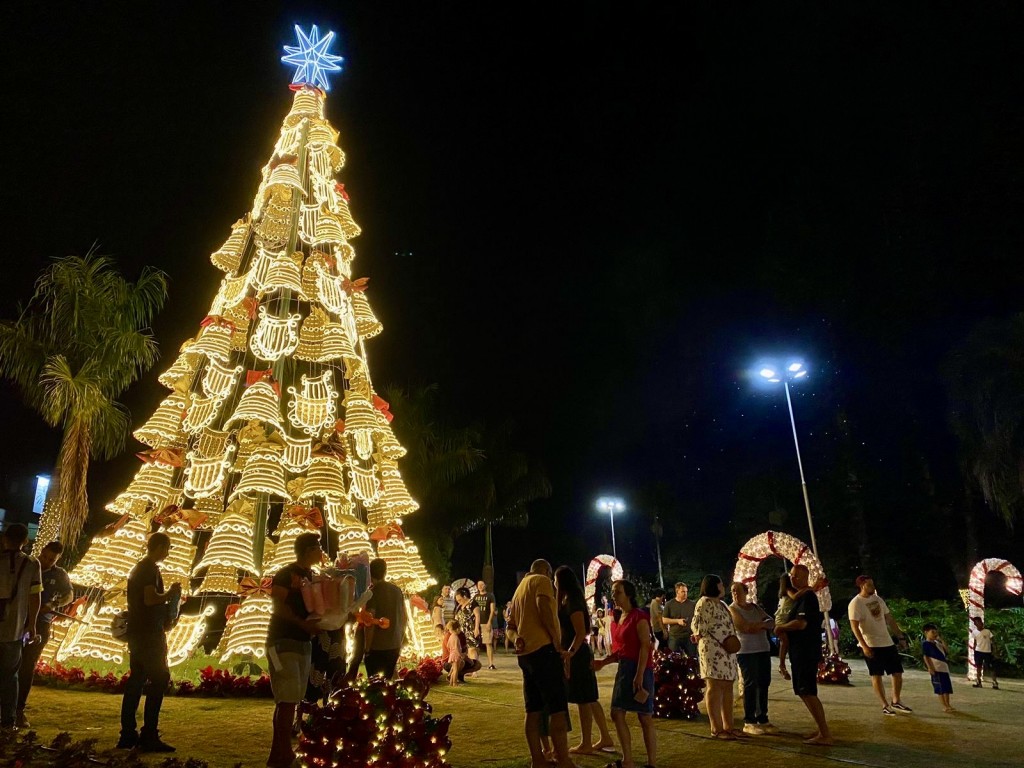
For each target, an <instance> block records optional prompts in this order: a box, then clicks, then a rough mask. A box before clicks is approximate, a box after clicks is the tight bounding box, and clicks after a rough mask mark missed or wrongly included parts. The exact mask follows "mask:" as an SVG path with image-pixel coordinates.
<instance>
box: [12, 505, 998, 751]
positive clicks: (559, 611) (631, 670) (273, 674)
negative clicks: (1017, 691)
mask: <svg viewBox="0 0 1024 768" xmlns="http://www.w3.org/2000/svg"><path fill="white" fill-rule="evenodd" d="M27 539H28V530H27V529H26V528H25V526H23V525H18V524H14V525H10V526H8V527H7V529H6V530H5V531H4V533H3V535H2V537H0V544H2V555H0V559H2V560H3V562H2V563H0V633H2V634H0V729H15V728H19V727H20V728H24V727H28V725H29V724H28V720H27V718H26V716H25V706H26V701H27V699H28V696H29V692H30V690H31V686H32V678H33V673H34V671H35V667H36V663H37V661H38V659H39V658H40V655H41V653H42V651H43V649H44V647H45V645H46V643H47V641H48V639H49V634H50V633H49V628H50V623H51V622H52V621H53V620H54V618H56V617H59V616H62V615H63V614H62V613H61V609H62V608H63V607H64V606H66V605H67V604H68V603H70V602H71V601H72V599H73V596H74V594H73V589H72V585H71V582H70V579H69V578H68V575H67V573H66V572H65V571H64V570H63V569H62V568H60V567H59V566H58V565H57V563H58V561H59V559H60V557H61V554H62V552H63V547H62V546H61V544H60V543H59V542H56V541H55V542H50V543H49V544H47V545H46V546H45V547H43V548H42V550H41V552H40V555H39V556H38V558H31V557H29V556H28V555H27V554H25V553H24V551H23V550H24V549H25V546H26V543H27ZM170 547H171V540H170V538H169V537H168V536H167V535H166V534H164V533H162V532H156V533H153V534H151V535H150V537H149V539H148V540H147V545H146V555H145V557H143V559H142V560H141V561H140V562H139V563H138V564H137V565H136V566H135V567H134V568H133V569H132V571H131V573H130V574H129V577H128V582H127V604H128V616H129V617H130V618H129V620H128V621H127V627H126V630H125V640H126V641H127V645H128V658H129V667H130V676H129V678H128V682H127V684H126V686H125V690H124V697H123V700H122V708H121V733H120V738H119V740H118V743H117V746H118V747H119V748H125V749H128V748H138V749H139V750H140V751H144V752H173V751H174V747H172V746H170V745H168V744H167V743H166V742H164V741H163V739H162V738H161V736H160V731H159V718H160V709H161V705H162V701H163V697H164V693H165V692H166V690H167V688H168V683H169V681H170V671H169V669H168V666H167V645H166V633H167V632H168V631H169V630H170V629H171V627H173V625H174V623H175V620H176V618H177V613H178V608H179V607H180V605H181V602H182V598H181V595H182V593H181V586H180V584H179V583H175V584H172V585H171V587H170V588H167V589H165V588H164V583H163V579H162V576H161V573H160V563H161V562H162V561H163V560H164V559H165V558H166V557H167V556H168V554H169V552H170ZM294 550H295V560H294V562H292V563H290V564H288V565H286V566H285V567H283V568H281V569H280V570H279V571H278V572H277V574H276V575H275V576H274V578H273V582H272V585H271V597H272V603H273V611H272V614H271V619H270V624H269V629H268V635H267V641H266V657H267V662H268V669H269V675H270V681H271V688H272V691H273V696H274V702H275V708H274V716H273V743H272V747H271V752H270V756H269V759H268V761H267V765H268V766H270V768H278V767H279V766H281V767H283V766H290V765H291V764H292V763H293V761H294V760H295V752H294V749H293V739H294V737H295V734H296V714H297V709H298V707H299V705H300V704H301V703H302V702H304V701H316V700H318V699H321V698H322V697H323V696H325V695H327V693H329V692H330V691H331V690H332V689H333V688H334V687H336V686H338V685H341V684H343V683H344V682H345V681H346V680H351V679H353V678H354V677H355V676H356V674H357V673H358V670H359V667H360V666H361V665H362V666H364V667H365V670H366V674H367V675H382V676H384V677H386V678H389V679H390V678H393V677H394V676H395V675H396V671H397V667H398V661H399V657H400V653H401V649H402V646H403V644H404V642H405V637H406V629H407V626H408V624H409V617H408V616H407V615H406V601H405V596H404V595H403V593H402V592H401V590H400V589H398V587H396V586H394V585H393V584H391V583H390V582H389V581H388V580H387V563H386V561H384V560H383V559H375V560H373V561H371V562H370V563H369V579H370V583H369V588H368V589H367V590H366V592H365V593H364V594H363V596H362V597H361V598H360V600H359V601H358V602H356V603H353V604H352V605H351V613H350V615H349V619H353V618H355V617H356V610H357V608H358V609H360V612H362V611H361V609H362V607H364V606H365V614H366V616H368V617H369V619H368V620H366V621H360V622H358V630H357V631H356V633H355V635H354V637H355V647H354V648H352V649H351V653H349V652H348V650H347V649H346V648H345V640H344V633H343V632H342V631H341V630H332V631H327V630H325V629H323V628H322V627H321V626H320V617H318V616H317V615H316V614H314V613H311V611H310V609H309V608H308V607H307V603H306V601H305V600H304V598H303V594H302V588H303V585H304V583H306V582H308V581H310V580H312V579H313V577H314V571H313V569H314V567H316V566H318V565H320V564H322V562H323V558H324V553H323V550H322V548H321V541H320V536H319V535H318V534H316V533H304V534H302V535H300V536H298V537H297V538H296V540H295V542H294ZM464 583H466V582H464ZM824 585H825V582H824V581H823V580H821V581H819V582H818V583H815V584H810V583H809V572H808V569H807V568H806V567H805V566H803V565H800V564H796V565H793V566H792V567H791V568H790V570H789V572H788V573H786V574H785V575H784V576H783V577H782V579H781V583H780V589H779V608H778V610H777V611H776V613H775V615H774V616H772V615H769V614H768V613H767V612H766V611H765V610H764V609H762V608H761V607H760V605H758V603H757V602H756V601H755V600H752V599H751V595H750V594H749V593H748V587H747V585H746V584H744V583H742V582H734V583H732V584H731V585H729V584H726V582H724V581H723V580H722V579H721V578H720V577H719V576H717V575H714V574H709V575H707V576H705V577H704V578H703V580H702V581H701V583H700V586H699V588H698V594H697V599H696V600H694V599H691V597H690V590H689V586H688V585H687V584H685V583H683V582H679V583H677V584H675V586H674V591H673V596H672V597H671V598H669V597H668V595H667V594H666V592H665V591H664V590H662V589H656V590H654V592H653V594H652V599H651V600H650V602H649V603H647V604H646V605H643V606H642V605H641V604H640V602H639V597H638V591H637V588H636V586H635V585H634V584H633V583H632V582H630V581H628V580H617V581H614V582H613V583H612V585H611V590H610V602H605V603H603V604H602V603H601V602H598V601H595V602H594V604H593V605H588V602H587V600H586V599H585V597H584V591H583V588H582V586H581V584H580V581H579V578H578V577H577V576H576V574H575V572H574V571H573V569H571V568H569V567H567V566H561V567H559V568H557V569H554V570H553V569H552V567H551V565H550V564H549V563H548V562H547V561H545V560H537V561H535V562H534V563H533V564H532V566H531V569H530V572H529V573H528V574H527V575H526V576H525V577H524V578H523V579H522V581H521V582H520V583H519V585H518V587H517V588H516V591H515V594H514V596H513V597H512V600H511V601H510V602H509V603H508V604H507V605H506V608H505V610H504V611H503V612H501V613H500V614H499V611H498V607H497V602H496V600H495V596H494V594H493V593H492V592H491V591H490V590H489V589H488V585H487V584H486V583H485V582H484V581H482V580H481V581H478V582H476V584H475V590H470V588H469V587H467V586H457V587H456V588H455V589H453V588H452V587H451V586H448V585H445V586H444V587H442V589H441V592H440V594H439V595H437V597H436V599H435V600H434V601H433V604H432V605H431V617H432V622H433V626H434V629H435V631H436V632H437V639H438V641H439V642H440V644H441V648H442V649H443V650H442V654H443V656H442V658H443V663H444V669H445V672H446V673H447V679H448V682H449V684H451V685H459V684H462V683H464V682H465V681H466V679H467V678H470V677H472V676H474V675H478V674H481V673H482V672H483V670H484V669H485V666H484V662H485V661H486V669H487V670H494V669H496V666H495V645H496V642H497V640H498V639H499V638H500V635H499V632H500V631H501V630H500V629H499V628H498V627H497V626H496V625H497V624H498V622H499V616H500V617H501V618H502V619H503V623H504V628H503V632H504V642H505V644H506V646H505V647H506V649H508V648H509V647H510V646H511V648H512V650H513V651H514V653H515V656H516V660H517V664H518V666H519V669H520V671H521V674H522V678H523V697H524V705H525V709H526V721H525V736H526V743H527V747H528V749H529V752H530V757H531V761H532V764H533V765H535V766H539V765H545V764H549V763H554V764H557V765H558V766H560V768H570V767H571V766H572V765H573V755H596V754H602V753H606V752H614V751H616V750H617V751H618V752H619V753H621V754H622V758H621V759H618V760H615V762H614V763H612V765H613V766H615V768H635V762H634V758H633V753H634V749H633V744H632V737H631V732H630V729H629V724H628V720H627V718H628V716H629V714H630V713H635V714H636V715H637V717H638V722H639V726H640V731H641V733H642V735H643V742H644V749H645V752H646V763H645V765H646V766H654V765H656V760H657V748H658V746H657V733H656V731H655V728H654V724H653V720H652V717H653V711H654V698H655V681H654V658H655V652H656V650H660V651H662V652H665V651H667V652H671V653H681V654H685V655H686V656H689V657H695V658H696V659H697V663H698V665H699V670H700V676H701V677H702V678H703V679H704V681H705V697H704V704H705V708H706V712H707V716H708V721H709V723H710V728H711V734H712V736H713V738H715V739H716V740H725V741H731V740H735V739H739V738H750V737H756V736H762V735H765V734H771V733H773V732H775V731H776V728H775V726H774V725H773V724H772V722H771V719H770V717H769V711H768V710H769V706H768V690H769V687H770V685H771V682H772V677H773V674H772V645H773V642H774V644H777V646H778V653H779V666H778V674H779V675H780V676H781V677H783V678H784V679H785V680H787V681H789V682H790V684H791V686H792V689H793V693H794V694H795V695H796V696H798V697H799V698H800V700H801V701H802V702H803V704H804V706H805V707H806V709H807V711H808V713H809V715H810V716H811V719H812V720H813V722H814V725H815V730H814V732H813V733H811V734H809V735H808V736H807V737H806V738H805V739H804V743H805V744H808V745H817V746H827V745H830V744H832V743H833V737H832V733H831V731H830V729H829V725H828V721H827V719H826V716H825V711H824V707H823V706H822V704H821V701H820V700H819V698H818V689H817V686H818V682H817V680H818V666H819V662H820V661H821V659H822V645H823V643H822V628H823V624H824V617H823V615H822V612H821V610H820V608H819V603H818V597H817V593H818V592H819V591H820V590H821V589H822V588H823V586H824ZM856 586H857V589H858V592H857V594H856V595H855V596H854V597H853V599H852V600H851V601H850V603H849V606H848V611H847V613H848V617H849V620H850V626H851V629H852V631H853V635H854V637H855V639H856V641H857V643H858V645H859V647H860V650H861V652H862V653H863V655H864V659H865V662H866V666H867V670H868V674H869V676H870V678H871V684H872V688H873V691H874V693H875V695H876V696H877V698H878V701H879V703H880V704H881V712H882V714H883V715H884V716H886V717H895V716H897V715H898V714H909V713H911V712H912V710H911V708H910V707H909V706H907V705H906V704H905V703H904V702H903V701H902V699H901V694H902V689H903V666H902V662H901V656H900V650H903V649H905V648H906V645H907V643H908V637H907V634H906V632H904V631H903V629H902V628H901V627H900V625H899V624H898V622H897V621H896V620H895V618H894V617H893V616H892V613H891V612H890V611H889V608H888V606H887V605H886V603H885V601H884V600H883V599H882V598H881V597H880V596H879V595H878V593H877V591H876V589H875V583H874V580H873V579H872V578H871V577H870V576H867V575H863V576H859V577H858V578H857V579H856ZM727 594H728V595H730V596H731V601H730V602H728V603H727V602H726V596H727ZM3 595H7V597H6V598H4V597H2V596H3ZM973 623H974V625H975V628H974V631H973V633H972V638H971V639H972V642H973V644H974V647H975V661H976V663H977V682H976V683H975V685H976V686H980V685H982V683H983V681H984V680H985V679H986V676H987V678H988V679H989V680H990V681H991V684H992V687H993V688H998V687H999V683H998V680H997V679H996V677H995V671H994V669H993V666H992V647H993V637H992V632H991V630H989V629H988V628H986V627H985V625H984V622H983V621H982V620H981V619H980V618H975V619H973ZM922 631H923V634H924V637H923V639H922V647H921V650H922V654H923V658H924V663H925V665H926V667H927V669H928V672H929V674H930V676H931V682H932V687H933V691H934V693H935V695H936V696H937V697H938V700H939V704H940V706H941V707H942V708H943V710H944V711H946V712H952V711H954V708H953V707H952V704H951V698H950V696H951V694H952V692H953V689H952V681H951V677H950V672H949V664H948V655H949V651H948V648H947V646H946V644H945V641H944V640H943V639H942V637H941V635H940V633H939V630H938V627H936V626H935V625H934V624H926V625H924V627H923V628H922ZM773 639H774V640H773ZM612 664H614V665H615V667H616V669H615V676H614V680H613V681H612V686H611V691H610V693H611V699H610V700H611V707H610V720H611V722H612V724H613V725H614V729H615V738H613V736H612V733H611V731H610V729H609V725H608V719H609V718H608V717H606V714H605V710H604V708H603V706H602V704H601V702H600V691H599V686H598V677H597V672H598V671H600V670H601V669H603V668H604V667H606V666H608V665H612ZM886 676H888V677H889V678H890V684H889V689H888V691H887V690H886V686H885V685H884V678H885V677H886ZM737 679H740V680H741V681H742V685H741V695H742V699H743V702H742V704H743V706H742V708H743V724H742V726H741V727H737V726H736V724H735V723H734V721H733V711H734V702H733V691H734V684H735V683H736V681H737ZM143 696H145V700H146V701H145V707H144V710H143V724H142V728H141V729H139V728H138V723H137V711H138V707H139V705H140V703H141V701H142V698H143ZM572 704H574V705H576V707H577V710H578V717H579V724H580V740H579V743H577V744H575V745H574V746H572V747H570V746H569V743H568V742H569V740H568V734H569V731H570V729H571V725H570V720H569V707H570V705H572Z"/></svg>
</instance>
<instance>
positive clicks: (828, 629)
mask: <svg viewBox="0 0 1024 768" xmlns="http://www.w3.org/2000/svg"><path fill="white" fill-rule="evenodd" d="M758 374H759V375H760V376H761V378H763V379H764V380H765V381H767V382H769V383H770V384H778V383H780V382H781V383H782V386H783V388H784V389H785V391H786V407H787V408H788V409H789V425H790V427H792V429H793V445H794V447H795V448H796V465H797V467H798V468H799V470H800V490H801V491H803V495H804V510H805V511H806V512H807V527H808V529H809V530H810V532H811V551H812V552H813V553H814V556H815V557H817V558H818V561H819V562H821V555H820V554H818V540H817V537H816V536H815V535H814V518H813V517H811V497H810V496H809V495H808V493H807V479H806V478H805V477H804V462H803V459H801V458H800V440H799V438H798V437H797V434H796V418H795V417H794V416H793V398H792V397H791V396H790V394H789V383H790V382H791V381H799V380H800V379H803V378H805V377H806V376H807V368H806V367H805V366H804V364H803V363H802V362H800V361H796V360H794V361H792V362H790V363H789V364H787V365H786V366H785V368H784V369H782V370H779V369H778V368H777V367H775V366H772V365H765V366H762V367H761V369H760V370H759V371H758ZM824 613H825V637H826V639H827V641H828V647H829V649H830V650H831V651H832V652H833V653H834V652H835V650H836V647H835V641H834V639H833V637H832V624H831V622H830V620H829V616H828V611H825V612H824Z"/></svg>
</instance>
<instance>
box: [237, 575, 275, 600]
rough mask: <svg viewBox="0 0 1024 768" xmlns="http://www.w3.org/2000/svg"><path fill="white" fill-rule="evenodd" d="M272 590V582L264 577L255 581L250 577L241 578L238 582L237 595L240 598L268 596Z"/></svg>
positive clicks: (267, 577)
mask: <svg viewBox="0 0 1024 768" xmlns="http://www.w3.org/2000/svg"><path fill="white" fill-rule="evenodd" d="M273 588H274V580H273V579H272V578H270V577H269V576H264V577H263V578H262V579H260V580H259V581H256V579H254V578H253V577H252V576H243V577H242V580H241V581H240V582H238V594H240V595H241V596H242V597H256V596H257V595H269V594H270V593H271V591H272V590H273Z"/></svg>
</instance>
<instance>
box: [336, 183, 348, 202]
mask: <svg viewBox="0 0 1024 768" xmlns="http://www.w3.org/2000/svg"><path fill="white" fill-rule="evenodd" d="M334 191H335V192H337V193H338V194H339V195H341V196H342V197H343V198H345V202H346V203H347V202H348V201H349V200H350V199H351V198H350V197H349V196H348V192H346V191H345V185H344V184H342V183H341V182H338V183H337V184H335V185H334Z"/></svg>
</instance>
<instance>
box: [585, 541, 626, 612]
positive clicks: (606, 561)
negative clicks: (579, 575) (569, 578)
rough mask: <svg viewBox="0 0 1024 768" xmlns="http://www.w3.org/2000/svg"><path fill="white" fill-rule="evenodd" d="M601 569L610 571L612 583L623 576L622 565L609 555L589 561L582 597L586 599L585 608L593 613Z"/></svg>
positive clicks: (599, 556)
mask: <svg viewBox="0 0 1024 768" xmlns="http://www.w3.org/2000/svg"><path fill="white" fill-rule="evenodd" d="M602 568H611V569H612V581H618V580H619V579H621V578H622V577H623V575H624V572H623V570H622V563H620V562H619V561H618V560H616V559H615V558H614V557H612V556H611V555H598V556H597V557H595V558H594V559H593V560H591V561H590V565H588V566H587V584H586V587H585V588H584V596H585V597H586V598H587V607H589V608H590V612H591V613H593V612H594V598H595V596H596V595H597V574H598V573H600V571H601V569H602Z"/></svg>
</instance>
